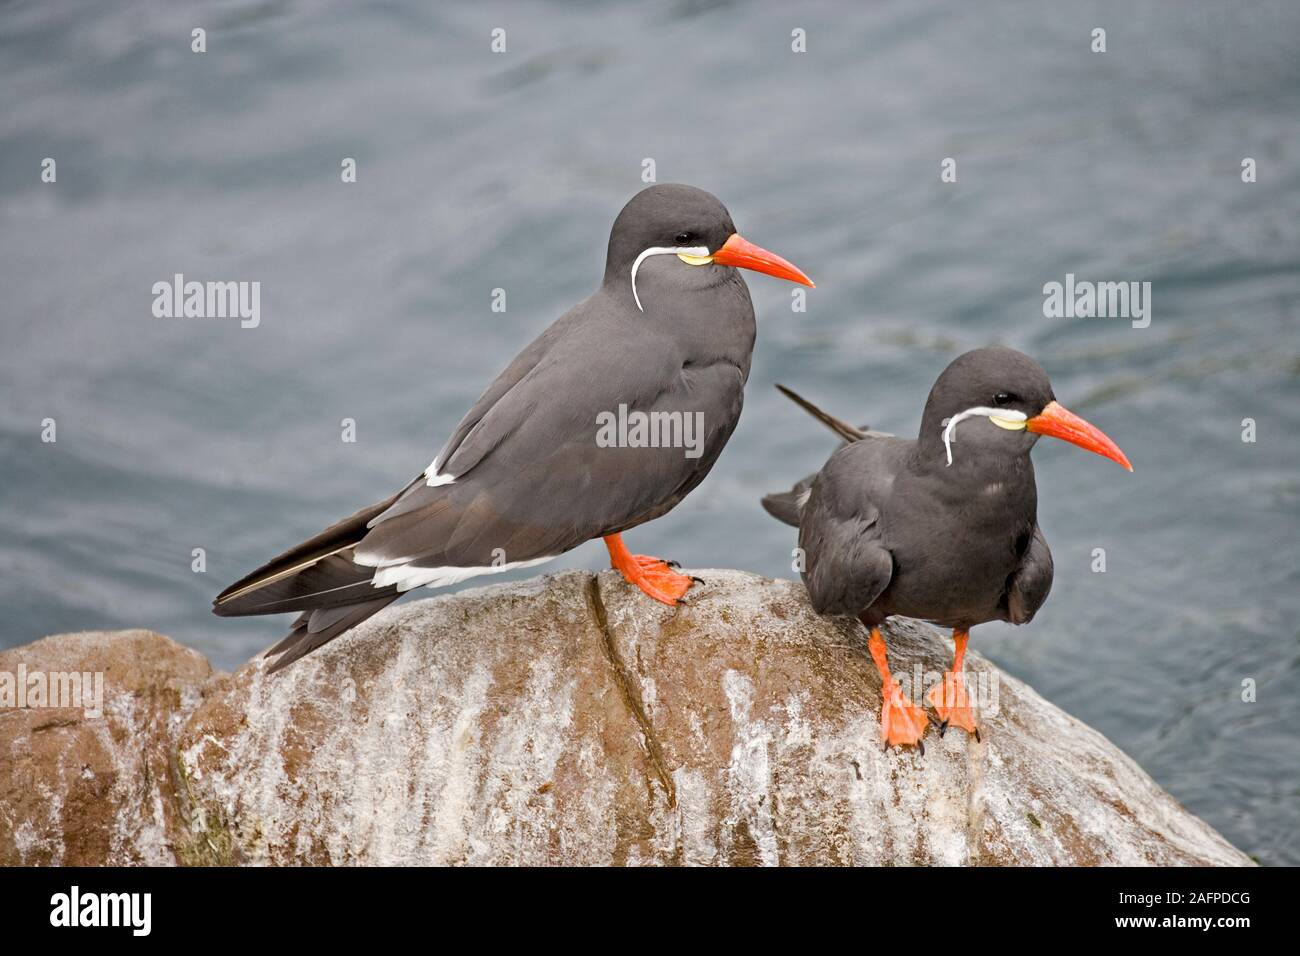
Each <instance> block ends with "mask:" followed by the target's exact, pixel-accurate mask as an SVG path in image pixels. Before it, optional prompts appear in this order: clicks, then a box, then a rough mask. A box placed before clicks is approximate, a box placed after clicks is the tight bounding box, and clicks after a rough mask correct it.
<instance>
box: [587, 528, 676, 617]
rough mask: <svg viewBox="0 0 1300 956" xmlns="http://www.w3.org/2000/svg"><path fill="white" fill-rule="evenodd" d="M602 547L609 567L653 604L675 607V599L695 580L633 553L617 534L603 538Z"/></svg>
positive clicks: (660, 563) (658, 562) (647, 557)
mask: <svg viewBox="0 0 1300 956" xmlns="http://www.w3.org/2000/svg"><path fill="white" fill-rule="evenodd" d="M605 547H607V548H608V549H609V563H610V565H611V566H613V567H614V568H615V569H617V570H618V571H620V572H622V574H623V579H624V580H625V581H627V583H628V584H635V585H636V586H637V587H639V588H640V589H641V590H642V591H644V592H645V593H646V594H647V595H649V596H650V597H652V598H654V599H655V600H656V601H662V602H663V603H664V604H667V605H670V606H672V607H676V606H677V603H678V600H677V599H678V598H680V597H681V596H682V595H683V594H685V593H686V592H687V590H689V589H690V586H691V584H692V583H693V582H694V580H695V579H694V578H692V577H691V576H690V575H687V574H678V573H677V572H676V571H674V570H673V569H672V568H670V567H669V566H668V563H667V562H666V561H661V560H659V559H658V558H652V557H650V556H648V555H644V554H632V553H631V552H630V551H628V549H627V545H625V544H624V543H623V536H622V535H620V534H610V535H606V536H605Z"/></svg>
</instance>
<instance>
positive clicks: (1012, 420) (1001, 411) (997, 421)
mask: <svg viewBox="0 0 1300 956" xmlns="http://www.w3.org/2000/svg"><path fill="white" fill-rule="evenodd" d="M977 415H982V416H984V417H985V418H987V419H988V420H989V421H991V422H992V423H993V424H994V425H997V426H998V428H1005V429H1007V430H1008V431H1020V430H1022V429H1023V428H1024V427H1025V422H1026V421H1028V420H1029V418H1028V416H1027V415H1025V413H1024V412H1019V411H1016V410H1015V409H1014V408H989V407H988V406H985V405H976V406H975V407H974V408H968V409H966V410H965V411H964V412H958V413H957V414H956V415H954V416H952V418H945V419H944V420H943V425H944V428H943V449H944V451H945V452H947V453H948V464H949V465H950V466H951V465H952V443H953V442H955V441H956V440H957V434H956V431H957V423H958V422H961V421H965V420H966V419H968V418H974V417H976V416H977Z"/></svg>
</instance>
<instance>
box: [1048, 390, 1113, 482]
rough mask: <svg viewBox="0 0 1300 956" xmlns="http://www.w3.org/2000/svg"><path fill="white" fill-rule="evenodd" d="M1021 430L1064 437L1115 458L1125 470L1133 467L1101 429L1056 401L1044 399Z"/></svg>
mask: <svg viewBox="0 0 1300 956" xmlns="http://www.w3.org/2000/svg"><path fill="white" fill-rule="evenodd" d="M1025 430H1026V431H1031V432H1033V433H1034V434H1036V435H1050V436H1051V437H1053V438H1061V439H1064V440H1065V441H1068V442H1069V443H1070V444H1072V445H1078V446H1079V447H1080V448H1086V449H1088V451H1091V452H1096V453H1097V454H1098V455H1101V456H1102V457H1103V458H1109V459H1110V460H1111V461H1117V462H1119V463H1120V464H1121V465H1123V466H1124V467H1125V468H1127V469H1128V470H1129V471H1132V470H1133V466H1132V465H1130V464H1129V462H1128V458H1127V457H1126V456H1125V455H1124V453H1123V452H1122V451H1120V450H1119V445H1116V444H1115V443H1114V442H1113V441H1111V440H1110V438H1108V437H1107V436H1106V433H1105V432H1103V431H1102V430H1101V429H1100V428H1098V427H1097V426H1096V425H1093V424H1090V423H1089V422H1086V421H1084V420H1083V419H1082V418H1080V417H1079V416H1078V415H1076V414H1074V412H1072V411H1070V410H1069V409H1068V408H1063V407H1062V406H1060V405H1058V404H1057V403H1056V402H1048V403H1047V407H1046V408H1044V409H1043V410H1042V411H1041V412H1039V413H1038V414H1037V415H1035V416H1034V417H1033V418H1031V419H1029V421H1027V422H1025Z"/></svg>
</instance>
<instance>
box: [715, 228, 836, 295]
mask: <svg viewBox="0 0 1300 956" xmlns="http://www.w3.org/2000/svg"><path fill="white" fill-rule="evenodd" d="M710 258H711V259H712V260H713V261H714V262H716V263H718V264H719V265H723V266H735V267H736V268H737V269H753V270H754V271H755V272H766V273H767V274H768V275H770V276H776V277H777V278H778V279H789V280H790V281H791V282H798V283H799V284H800V285H808V286H811V285H812V284H813V280H812V279H809V278H808V277H807V276H806V275H804V274H803V270H801V269H800V268H799V267H798V266H796V265H795V264H794V263H793V262H788V261H786V260H785V259H782V258H781V257H780V256H778V255H777V254H776V253H775V252H768V251H767V250H766V249H764V248H763V247H762V246H756V245H754V244H753V243H752V242H750V241H749V240H747V239H742V238H740V233H738V232H733V233H732V234H731V238H730V239H728V240H727V241H726V242H724V243H723V244H722V248H721V249H719V250H718V251H717V252H715V253H713V255H712V256H710ZM814 288H815V286H814Z"/></svg>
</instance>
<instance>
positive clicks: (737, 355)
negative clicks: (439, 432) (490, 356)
mask: <svg viewBox="0 0 1300 956" xmlns="http://www.w3.org/2000/svg"><path fill="white" fill-rule="evenodd" d="M683 231H686V232H688V233H689V234H690V235H691V237H692V240H698V244H699V245H704V246H707V247H708V248H709V249H717V248H719V247H720V246H722V244H723V243H725V242H726V240H727V239H728V237H729V236H731V235H732V234H733V233H734V232H735V231H736V230H735V226H734V225H733V224H732V221H731V217H730V215H729V214H728V213H727V210H726V209H725V207H723V206H722V204H721V203H720V202H719V201H718V200H717V199H716V198H714V197H713V196H711V195H710V194H708V193H706V192H703V191H702V190H698V189H694V188H693V187H689V186H677V185H664V186H654V187H651V188H649V189H646V190H643V191H642V192H640V193H638V194H637V196H635V197H633V199H632V200H631V201H630V202H629V203H628V204H627V205H626V206H625V207H624V209H623V211H622V212H621V213H620V215H619V217H618V218H617V220H616V221H615V223H614V226H613V229H612V230H611V234H610V243H609V251H608V256H607V262H606V269H605V276H604V280H603V282H602V284H601V287H600V288H599V289H598V290H597V291H596V292H595V293H594V294H593V295H592V296H591V297H589V298H588V299H586V300H585V301H583V302H582V303H580V304H579V305H577V306H575V307H574V308H573V309H571V310H570V311H569V312H567V313H565V314H564V315H563V316H561V317H560V318H559V319H558V320H557V321H556V322H555V323H554V324H552V325H551V326H550V327H549V328H548V329H546V331H544V332H543V333H542V334H541V335H540V336H539V337H538V338H537V339H536V340H535V341H533V342H532V343H531V344H530V345H529V346H528V347H527V348H525V349H524V350H523V351H522V352H521V353H520V354H519V355H518V356H517V357H516V358H515V360H514V361H513V362H511V363H510V365H509V366H508V367H507V368H506V370H505V371H504V372H502V373H501V375H499V376H498V377H497V379H496V380H495V381H494V382H493V383H492V384H491V385H490V386H488V388H487V390H486V391H485V392H484V393H483V395H482V396H481V397H480V398H479V400H478V401H477V402H475V404H474V406H473V408H471V409H470V411H469V412H468V413H467V414H466V415H465V417H464V418H463V419H462V420H461V422H460V424H459V425H458V426H457V427H456V429H455V430H454V431H453V433H452V435H451V438H450V439H449V440H448V441H447V443H446V445H445V446H444V447H443V449H442V451H441V452H440V453H439V454H438V456H437V459H436V460H435V461H436V464H437V472H438V473H439V474H443V475H451V476H453V477H454V481H453V482H451V483H450V484H441V485H436V486H430V485H429V484H428V483H427V482H426V479H425V476H424V475H423V474H421V475H419V476H417V477H416V478H415V479H414V480H412V481H411V482H410V483H409V484H408V485H407V486H406V487H405V488H403V489H402V490H401V491H399V492H398V493H397V494H396V495H394V496H393V497H391V498H388V499H386V500H385V501H382V502H379V503H377V504H375V505H372V506H371V507H369V508H364V509H362V510H361V511H359V512H357V513H356V514H355V515H353V516H351V517H350V518H347V519H344V520H343V521H341V522H339V523H338V524H336V525H334V526H333V527H331V528H329V529H327V530H326V531H324V532H322V533H321V534H320V535H318V536H317V537H315V538H313V539H311V540H310V541H307V542H305V543H303V544H302V545H299V546H298V547H297V548H294V549H292V550H290V551H288V552H286V553H285V554H283V555H281V556H279V557H278V558H276V559H275V560H273V561H271V562H269V563H268V564H266V565H264V566H263V567H262V568H259V569H258V570H257V571H255V572H253V573H252V574H250V575H248V576H247V577H246V578H244V579H243V580H242V581H240V582H236V584H234V585H232V586H231V587H230V588H228V589H227V590H226V591H225V592H223V594H222V595H220V596H219V597H218V599H217V602H216V604H215V606H214V610H215V612H216V613H217V614H223V615H226V614H230V615H243V614H276V613H281V612H285V611H301V612H303V613H302V615H301V616H300V617H299V618H298V620H297V621H295V623H294V629H293V631H292V632H291V633H290V634H289V635H288V637H286V638H285V639H284V640H283V641H281V642H280V644H278V645H276V647H274V648H272V649H271V651H270V652H268V653H271V654H276V653H279V654H281V655H282V656H281V657H280V659H279V660H277V661H276V664H275V666H276V667H282V666H284V665H286V664H288V663H290V662H292V661H293V660H296V659H297V658H298V657H301V656H302V655H303V654H306V653H308V652H310V651H311V650H313V649H315V648H316V647H319V646H320V645H321V644H324V643H325V642H326V641H328V640H331V639H332V638H334V637H336V636H338V635H339V634H341V633H343V632H344V631H346V630H347V629H349V628H351V627H353V626H355V625H356V624H358V623H360V621H362V620H364V619H365V618H366V617H369V616H370V615H371V614H373V613H375V612H376V611H378V610H380V609H381V608H382V607H384V606H386V605H387V604H389V603H391V602H392V601H393V600H395V599H396V598H397V597H399V596H400V594H401V593H402V592H400V591H399V590H398V589H397V587H396V586H391V585H390V586H387V587H380V588H377V587H376V586H375V585H374V584H373V583H372V580H371V579H372V576H373V575H374V574H375V573H376V571H377V570H380V569H383V568H385V567H390V566H398V565H402V566H405V567H407V568H411V569H421V568H449V569H457V568H489V567H491V566H493V565H494V564H498V565H499V564H500V563H501V561H500V560H499V558H500V557H501V556H502V555H503V556H504V560H505V562H506V563H510V564H513V563H516V562H525V561H535V560H537V559H543V558H550V557H554V556H558V555H560V554H562V553H564V552H565V551H569V550H571V549H572V548H575V547H577V546H578V545H580V544H582V543H584V542H586V541H589V540H591V539H592V538H597V537H602V536H605V535H610V534H615V533H618V532H622V531H626V530H627V529H629V528H633V527H636V526H637V525H639V524H641V523H643V522H646V521H649V520H651V519H653V518H656V517H659V516H660V515H662V514H664V513H665V512H667V511H669V510H671V509H672V508H673V507H674V506H675V505H676V504H677V503H678V502H680V501H681V500H682V499H683V498H684V497H685V496H686V495H687V494H689V493H690V492H691V490H693V489H694V488H695V487H696V486H697V485H698V484H699V483H700V482H701V481H702V480H703V479H704V477H705V476H706V475H707V474H708V472H709V470H710V469H711V468H712V467H713V464H714V462H715V461H716V460H717V458H718V455H719V454H720V453H721V451H722V449H723V447H724V446H725V445H726V443H727V440H728V439H729V438H730V437H731V433H732V432H733V431H734V430H735V427H736V423H737V421H738V420H739V417H740V412H741V406H742V404H743V397H744V396H743V393H744V386H745V382H746V380H747V379H748V377H749V369H750V359H751V354H752V351H753V347H754V337H755V324H754V310H753V305H752V303H751V301H750V297H749V290H748V288H747V287H746V285H745V282H744V280H743V279H742V278H741V277H740V274H739V272H738V271H737V270H736V269H733V268H729V267H726V266H722V265H717V264H709V265H702V266H691V265H687V264H685V263H683V262H682V261H681V260H680V259H678V258H677V257H676V256H675V255H654V256H649V257H647V258H645V259H644V260H643V262H642V264H641V266H640V269H639V272H638V274H637V291H638V292H639V295H640V300H641V305H642V307H643V308H644V311H642V310H641V309H638V307H637V304H636V302H635V300H634V298H633V292H632V284H631V279H630V275H631V268H632V264H633V262H634V260H635V259H636V257H637V255H638V254H639V253H640V252H641V251H642V250H643V249H646V248H648V247H652V246H654V247H658V246H673V245H680V244H681V243H679V242H677V241H676V239H675V237H676V236H678V235H679V234H680V233H682V232H683ZM620 404H623V405H626V406H627V407H628V409H629V411H641V412H650V413H652V412H656V411H663V412H681V413H683V414H684V415H689V414H693V413H695V412H699V413H702V414H703V423H704V440H703V448H702V453H701V454H700V455H699V457H694V458H690V457H687V456H686V454H685V450H684V449H683V448H680V447H678V448H620V447H599V446H598V445H597V443H596V433H597V428H598V425H597V416H598V415H599V414H601V413H603V412H609V413H617V411H618V408H619V406H620ZM304 564H305V566H302V565H304ZM300 566H301V567H300ZM259 582H261V583H259ZM241 590H243V591H245V592H246V593H240V592H241Z"/></svg>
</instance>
